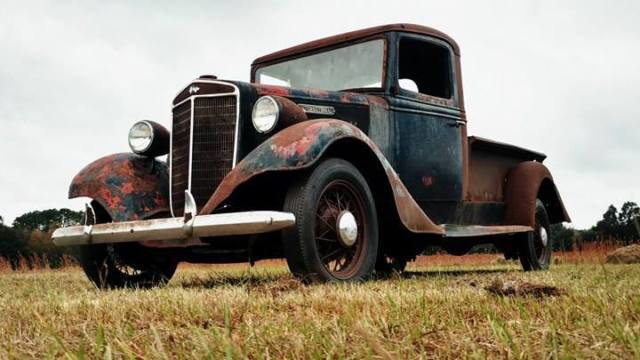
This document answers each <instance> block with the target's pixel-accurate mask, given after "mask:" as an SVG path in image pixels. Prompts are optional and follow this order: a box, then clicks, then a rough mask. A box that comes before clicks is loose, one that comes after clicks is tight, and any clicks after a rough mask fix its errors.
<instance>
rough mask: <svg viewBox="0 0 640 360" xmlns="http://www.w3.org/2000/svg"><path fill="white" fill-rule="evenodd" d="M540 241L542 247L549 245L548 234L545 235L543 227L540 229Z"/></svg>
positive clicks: (545, 230)
mask: <svg viewBox="0 0 640 360" xmlns="http://www.w3.org/2000/svg"><path fill="white" fill-rule="evenodd" d="M540 241H541V242H542V246H544V247H546V246H547V244H548V243H549V234H547V229H545V228H544V226H542V227H540Z"/></svg>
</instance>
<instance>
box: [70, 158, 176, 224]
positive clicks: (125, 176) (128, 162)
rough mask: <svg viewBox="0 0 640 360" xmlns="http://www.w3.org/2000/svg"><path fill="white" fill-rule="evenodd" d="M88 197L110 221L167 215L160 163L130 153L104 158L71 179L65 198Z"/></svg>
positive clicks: (164, 174) (166, 191)
mask: <svg viewBox="0 0 640 360" xmlns="http://www.w3.org/2000/svg"><path fill="white" fill-rule="evenodd" d="M80 196H86V197H90V198H92V199H93V200H95V201H96V202H98V203H99V204H100V205H101V206H102V207H103V208H104V209H105V210H106V211H107V213H109V215H110V216H111V219H112V220H113V221H130V220H140V219H145V218H149V217H151V216H153V215H156V214H158V213H162V212H167V213H168V212H169V174H168V170H167V165H166V164H165V163H164V162H160V161H157V160H155V159H152V158H148V157H143V156H138V155H135V154H131V153H121V154H114V155H109V156H105V157H103V158H101V159H98V160H96V161H94V162H92V163H91V164H89V165H87V167H85V168H84V169H82V170H81V171H80V172H79V173H78V175H76V176H75V177H74V178H73V181H72V182H71V186H70V187H69V198H70V199H72V198H76V197H80Z"/></svg>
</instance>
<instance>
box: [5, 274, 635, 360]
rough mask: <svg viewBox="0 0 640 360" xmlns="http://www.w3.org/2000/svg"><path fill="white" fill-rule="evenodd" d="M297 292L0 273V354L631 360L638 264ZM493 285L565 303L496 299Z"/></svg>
mask: <svg viewBox="0 0 640 360" xmlns="http://www.w3.org/2000/svg"><path fill="white" fill-rule="evenodd" d="M410 270H411V271H410V272H409V273H408V274H407V275H406V276H403V277H397V276H396V277H394V278H391V279H385V280H372V281H369V282H365V283H362V284H346V285H345V284H341V285H312V286H303V285H301V284H299V283H298V282H297V281H295V280H293V279H292V278H291V277H290V276H289V275H288V274H287V272H286V268H285V267H273V266H272V267H266V268H265V267H263V268H259V269H257V270H256V269H253V270H250V271H247V270H238V268H236V269H235V270H234V269H233V268H232V269H228V270H223V271H222V270H220V268H211V267H185V268H182V269H179V270H178V273H177V275H176V277H175V278H174V279H173V280H172V281H171V283H170V284H169V285H168V286H167V287H165V288H161V289H154V290H144V291H143V290H118V291H97V290H95V289H94V288H93V287H92V286H91V285H90V284H89V282H88V281H87V280H86V279H85V277H84V274H83V273H82V272H81V271H80V270H78V269H66V270H60V271H53V270H48V271H36V272H19V273H11V272H5V273H0V314H1V317H0V358H24V357H37V358H42V357H51V358H60V357H65V358H122V357H124V358H147V359H157V358H175V357H179V358H213V359H217V358H223V357H228V358H245V357H248V358H257V359H261V358H265V359H267V358H274V359H280V358H285V357H286V358H353V359H358V358H394V359H395V358H433V357H444V358H460V357H464V358H485V357H496V358H505V357H508V358H534V359H538V358H551V359H556V358H585V357H587V358H636V359H640V266H637V265H635V266H634V265H600V264H578V265H569V264H563V265H555V266H553V268H552V270H551V271H549V272H537V273H523V272H521V271H520V270H519V267H517V266H515V265H512V264H506V265H487V266H478V267H461V266H457V267H443V268H416V267H413V268H411V269H410ZM495 279H502V280H513V281H527V282H532V283H539V284H546V285H555V286H557V287H559V288H561V289H563V290H564V291H565V294H564V295H561V296H554V297H543V298H535V297H529V296H517V297H502V296H496V295H493V294H491V293H489V292H488V291H486V290H485V289H484V287H485V286H487V285H489V284H490V283H491V282H492V281H493V280H495Z"/></svg>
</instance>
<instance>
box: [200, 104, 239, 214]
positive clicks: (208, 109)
mask: <svg viewBox="0 0 640 360" xmlns="http://www.w3.org/2000/svg"><path fill="white" fill-rule="evenodd" d="M235 127H236V98H235V96H233V95H232V96H219V97H203V98H196V99H195V102H194V116H193V154H192V160H191V168H192V169H191V194H192V195H193V198H194V199H195V200H196V204H198V206H203V205H204V204H205V203H206V202H207V200H209V198H210V197H211V195H213V192H214V191H215V190H216V189H217V188H218V185H220V182H221V181H222V178H224V176H225V175H227V173H228V172H229V171H231V167H232V166H233V151H234V146H233V145H234V137H235Z"/></svg>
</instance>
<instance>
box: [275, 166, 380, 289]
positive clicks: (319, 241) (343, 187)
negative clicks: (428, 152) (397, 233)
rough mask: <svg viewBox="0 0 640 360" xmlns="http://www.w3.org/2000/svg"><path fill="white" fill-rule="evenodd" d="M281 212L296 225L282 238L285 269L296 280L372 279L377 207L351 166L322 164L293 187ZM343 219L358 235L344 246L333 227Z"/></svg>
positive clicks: (366, 187) (375, 250) (342, 237)
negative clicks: (352, 222)
mask: <svg viewBox="0 0 640 360" xmlns="http://www.w3.org/2000/svg"><path fill="white" fill-rule="evenodd" d="M284 210H285V211H289V212H292V213H293V214H294V215H295V217H296V225H295V226H293V227H290V228H288V229H286V230H284V231H283V234H282V235H283V246H284V253H285V257H286V258H287V263H288V265H289V269H290V270H291V272H292V273H293V274H294V275H296V276H297V277H298V278H300V279H302V280H303V281H307V282H310V281H322V282H326V281H358V280H362V279H365V278H367V277H368V276H369V275H371V273H372V272H373V270H374V267H375V263H376V257H377V251H378V219H377V213H376V207H375V202H374V200H373V196H372V194H371V190H370V189H369V186H368V185H367V182H366V181H365V179H364V177H363V176H362V174H361V173H360V171H358V169H356V168H355V167H354V166H353V165H352V164H351V163H349V162H347V161H344V160H341V159H335V158H329V159H326V160H324V161H322V162H321V163H320V164H319V165H318V166H317V167H316V168H315V169H313V170H312V171H311V172H310V173H309V174H307V175H306V176H304V177H303V178H301V179H299V180H298V181H297V182H295V183H294V184H292V186H291V187H290V188H289V190H288V191H287V195H286V197H285V203H284ZM347 213H350V214H351V215H352V216H353V219H354V220H355V225H357V226H353V227H352V228H356V227H357V234H354V235H353V238H351V239H347V240H345V238H346V236H344V235H343V236H341V235H339V234H338V225H337V224H338V222H339V220H338V219H342V218H343V215H345V214H347ZM347 215H348V214H347ZM348 217H350V216H348Z"/></svg>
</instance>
